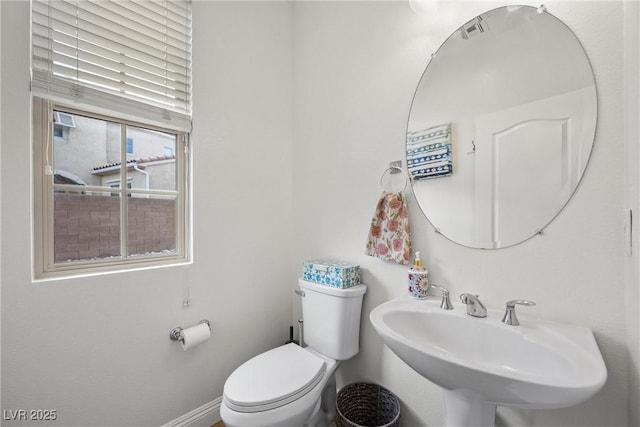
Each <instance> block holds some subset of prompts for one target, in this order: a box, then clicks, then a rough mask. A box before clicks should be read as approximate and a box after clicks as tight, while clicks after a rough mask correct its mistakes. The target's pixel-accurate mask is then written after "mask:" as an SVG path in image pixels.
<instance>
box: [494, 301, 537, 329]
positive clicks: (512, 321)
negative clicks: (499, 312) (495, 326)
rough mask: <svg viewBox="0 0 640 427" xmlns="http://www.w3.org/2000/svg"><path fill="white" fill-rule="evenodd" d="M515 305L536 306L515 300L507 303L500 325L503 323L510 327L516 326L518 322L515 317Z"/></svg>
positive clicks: (529, 302) (528, 302) (533, 303)
mask: <svg viewBox="0 0 640 427" xmlns="http://www.w3.org/2000/svg"><path fill="white" fill-rule="evenodd" d="M516 304H520V305H526V306H529V307H530V306H533V305H536V303H535V302H533V301H527V300H524V299H516V300H513V301H507V310H506V311H505V312H504V317H503V318H502V323H505V324H507V325H510V326H518V325H520V322H518V317H517V316H516Z"/></svg>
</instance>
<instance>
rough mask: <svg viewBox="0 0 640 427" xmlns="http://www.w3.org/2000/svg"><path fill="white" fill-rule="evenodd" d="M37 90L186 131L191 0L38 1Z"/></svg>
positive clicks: (34, 44) (34, 37)
mask: <svg viewBox="0 0 640 427" xmlns="http://www.w3.org/2000/svg"><path fill="white" fill-rule="evenodd" d="M32 91H33V92H34V93H35V94H37V95H39V96H43V97H45V98H49V99H59V98H62V99H64V100H73V101H76V102H79V103H82V104H86V105H91V106H95V107H99V108H106V109H108V110H110V111H117V112H119V113H121V114H128V115H133V116H135V117H140V118H143V119H148V120H153V121H155V122H161V123H163V124H164V125H165V126H166V125H169V126H171V127H174V128H178V129H181V130H187V129H188V127H189V126H190V125H189V123H190V117H191V4H190V1H188V0H142V1H140V0H138V1H131V0H115V1H111V0H32Z"/></svg>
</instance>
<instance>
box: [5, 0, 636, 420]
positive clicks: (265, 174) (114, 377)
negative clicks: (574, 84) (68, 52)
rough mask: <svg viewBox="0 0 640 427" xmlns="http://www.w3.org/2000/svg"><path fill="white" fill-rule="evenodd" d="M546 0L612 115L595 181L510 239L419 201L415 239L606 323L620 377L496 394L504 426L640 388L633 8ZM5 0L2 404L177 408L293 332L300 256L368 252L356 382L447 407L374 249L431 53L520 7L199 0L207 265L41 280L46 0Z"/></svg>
mask: <svg viewBox="0 0 640 427" xmlns="http://www.w3.org/2000/svg"><path fill="white" fill-rule="evenodd" d="M532 4H533V3H532ZM546 4H547V6H548V8H549V11H550V12H551V13H554V14H555V15H557V16H558V17H560V18H561V19H563V20H564V21H565V22H566V23H567V24H568V25H569V26H570V27H571V28H572V29H573V30H574V31H575V32H576V34H577V36H578V38H579V39H580V40H581V41H582V42H583V44H584V46H585V48H586V49H587V52H588V54H589V56H590V58H591V61H592V64H593V67H594V70H595V73H596V81H597V84H598V91H599V108H600V116H599V123H598V130H597V137H596V144H595V149H594V153H593V157H592V160H591V163H590V165H589V168H588V170H587V173H586V175H585V179H584V181H583V183H582V185H581V186H580V188H579V189H578V192H577V194H576V196H575V197H574V198H573V199H572V200H571V202H570V203H569V205H568V206H567V208H566V209H565V210H564V211H563V212H562V213H561V215H560V216H559V217H558V218H557V219H556V221H554V223H553V224H552V225H551V226H549V227H548V229H547V232H546V234H545V235H543V236H538V237H536V238H534V239H532V240H530V241H528V242H526V243H524V244H522V245H519V246H516V247H514V248H509V249H502V250H498V251H479V250H471V249H466V248H462V247H460V246H457V245H455V244H453V243H451V242H449V241H446V240H444V239H443V238H442V237H441V236H439V235H436V234H435V233H434V232H433V230H432V229H431V226H430V225H429V224H428V222H427V221H426V220H425V219H424V218H423V217H421V213H420V211H419V210H418V209H417V207H416V205H415V203H414V201H413V199H410V205H411V225H412V231H413V236H414V247H415V248H416V249H419V250H421V251H422V252H423V253H424V257H425V263H426V264H427V266H428V267H429V269H430V271H431V274H432V278H433V280H434V281H435V282H439V283H440V284H442V285H446V286H449V288H450V289H451V290H452V293H453V294H454V295H457V294H459V293H461V292H467V291H469V292H476V293H479V294H480V295H481V296H482V297H483V300H484V301H485V302H486V303H487V305H489V306H491V307H502V306H503V304H504V302H505V301H506V300H507V299H511V298H514V297H518V298H529V299H533V300H535V301H536V302H537V303H538V305H537V306H536V307H535V308H534V309H531V311H532V312H534V313H535V314H537V315H539V316H542V317H546V318H549V319H554V320H559V321H565V322H571V323H576V324H580V325H584V326H588V327H591V328H593V330H594V331H595V334H596V338H597V340H598V342H599V344H600V346H601V348H602V351H603V354H604V356H605V360H606V363H607V366H608V368H609V374H610V375H609V380H608V383H607V385H606V386H605V388H604V389H603V391H602V392H601V393H600V394H599V395H598V396H596V397H595V398H594V399H592V400H591V401H589V402H588V403H586V404H584V405H581V406H578V407H576V408H570V409H566V410H558V411H533V412H524V411H513V410H506V409H500V410H499V413H498V422H499V423H500V424H501V425H513V426H515V425H518V426H554V425H555V426H572V425H573V426H587V425H591V426H602V425H607V426H624V425H633V422H632V420H633V419H630V420H629V422H627V415H626V414H627V409H628V408H627V398H628V397H629V398H630V399H634V398H635V399H637V397H638V392H637V390H635V389H632V390H631V391H630V392H628V391H627V382H628V379H627V377H629V378H631V381H630V384H631V386H632V387H637V384H638V382H637V360H638V350H637V348H633V347H630V346H629V344H628V343H629V342H634V340H635V342H636V343H637V333H638V327H637V325H635V324H634V323H633V322H637V320H638V313H637V304H634V303H633V302H628V303H626V304H625V302H624V299H625V295H629V296H631V297H634V296H635V298H636V300H637V294H638V292H637V272H636V273H635V274H634V273H633V271H632V272H630V273H629V274H628V276H630V277H631V278H635V282H633V281H632V280H627V283H628V285H627V286H626V288H625V285H624V280H625V277H626V276H625V274H624V273H623V267H624V265H623V264H624V260H625V258H624V255H623V248H622V232H621V228H622V226H621V210H622V208H623V206H624V204H623V201H624V200H623V199H624V195H623V193H624V191H623V188H622V186H623V163H624V157H623V153H624V150H623V137H624V135H623V123H622V119H623V106H624V105H623V79H622V69H623V66H622V65H623V64H622V62H623V61H622V50H621V46H622V6H621V4H620V3H617V2H603V3H592V2H584V3H583V2H572V1H567V2H566V3H558V2H554V1H551V2H549V3H546ZM0 5H1V6H0V8H1V9H0V10H1V12H0V17H1V19H2V22H1V24H2V25H1V31H2V32H1V34H0V41H1V43H2V44H1V48H0V52H1V54H2V60H1V67H2V68H1V69H0V74H1V75H2V81H1V85H2V86H1V88H2V92H1V95H2V97H1V103H0V111H1V114H2V116H1V117H0V121H1V123H2V125H3V126H2V129H1V130H0V132H1V134H0V136H1V140H2V145H1V152H0V160H1V161H2V164H1V172H0V173H1V175H0V182H1V183H2V187H1V192H0V195H1V197H2V199H1V202H2V216H1V221H2V222H1V227H2V245H1V255H2V264H1V265H0V267H1V280H2V409H7V410H8V409H21V408H51V409H57V410H58V412H59V420H58V424H59V425H105V424H109V425H121V426H125V425H158V424H162V423H165V422H167V421H170V420H172V419H175V418H177V417H179V416H180V415H182V414H185V413H186V412H188V411H189V410H191V409H193V408H196V407H198V406H200V405H203V404H204V403H207V402H209V401H212V400H214V399H216V398H218V397H219V396H220V395H221V394H222V385H223V383H224V379H225V378H226V376H227V375H228V374H229V373H230V372H231V370H233V369H234V368H235V367H236V366H237V365H238V364H239V363H241V362H242V361H244V360H246V359H247V358H248V357H250V356H252V355H254V354H256V353H258V352H260V351H262V350H264V349H267V348H269V347H272V346H274V345H277V344H279V343H280V342H282V341H283V340H284V339H286V335H287V331H286V327H287V326H288V325H289V324H290V323H292V322H293V321H295V320H296V319H297V318H298V316H299V307H298V302H297V301H296V300H295V299H292V298H291V289H292V288H293V287H294V286H295V277H296V275H297V274H298V273H299V266H300V265H301V263H302V261H303V260H305V259H309V258H312V257H319V256H334V257H339V258H343V259H347V260H351V261H355V262H358V263H360V264H361V265H362V267H363V269H364V273H363V279H364V282H365V283H367V284H368V285H369V291H368V293H367V295H366V297H365V307H364V310H363V322H362V339H361V353H360V354H359V355H358V356H357V357H356V358H355V359H354V360H352V361H349V362H347V363H345V364H344V365H343V367H342V368H341V370H340V374H339V377H340V378H339V379H340V382H341V384H344V383H347V382H351V381H357V380H369V381H375V382H379V383H382V384H384V385H385V386H387V387H388V388H390V389H391V390H393V391H394V392H396V393H397V394H398V395H399V397H400V398H401V400H402V404H403V407H402V411H403V419H404V421H405V425H408V426H414V425H433V426H435V425H439V423H440V421H441V416H442V412H441V396H440V391H439V389H438V388H437V387H436V386H434V385H432V384H430V383H429V382H428V381H426V380H423V379H421V378H419V377H418V376H417V375H416V374H415V373H414V372H413V371H411V370H410V369H409V368H408V367H407V366H406V365H405V364H404V363H402V362H401V361H400V360H399V359H398V358H397V357H396V356H395V355H393V354H392V353H391V352H390V351H389V350H388V349H387V348H385V346H384V345H383V344H382V342H381V341H380V339H379V338H378V337H377V335H376V334H375V332H374V331H373V329H372V327H371V326H370V324H369V322H368V318H367V316H368V313H369V311H370V310H371V309H372V308H373V307H374V306H376V305H378V304H380V303H382V302H384V301H386V300H387V299H389V298H392V297H394V296H400V295H403V294H404V292H405V283H406V282H405V280H406V268H405V267H402V266H395V265H390V264H386V263H383V262H381V261H378V260H376V259H373V258H369V257H366V256H364V255H363V252H364V246H365V241H366V235H367V231H368V226H369V221H370V219H371V215H372V214H373V210H374V206H375V202H376V199H377V197H378V196H379V194H380V192H381V189H380V188H379V187H378V181H379V178H380V174H381V173H382V171H383V170H384V169H385V168H386V166H387V163H388V161H390V160H396V159H403V158H404V154H403V151H404V147H403V141H404V138H405V128H406V121H407V117H408V112H409V105H410V100H411V97H412V95H413V91H414V89H415V86H416V85H417V83H418V79H419V78H420V75H421V74H422V71H423V69H424V67H425V66H426V64H427V62H428V58H429V54H430V53H431V52H435V50H436V49H437V48H438V46H439V44H440V43H441V42H442V41H443V40H444V39H445V38H446V37H447V36H448V35H449V34H450V33H451V32H452V31H453V29H454V28H456V27H457V26H459V25H460V24H462V23H463V22H465V21H466V20H467V19H469V18H471V17H473V16H475V15H477V14H478V13H480V12H482V11H484V10H486V9H489V8H491V7H493V6H496V5H498V6H501V5H502V4H490V3H486V2H475V3H455V4H454V3H453V2H445V4H444V6H443V8H442V9H441V11H440V14H439V16H438V20H434V19H432V18H430V17H425V16H417V15H414V14H413V12H411V11H410V9H409V8H408V6H407V4H406V3H405V2H401V1H398V2H326V3H320V2H298V3H295V4H294V5H293V6H292V5H291V4H289V3H286V2H250V3H249V2H247V3H245V2H230V3H224V2H204V1H196V2H194V64H195V69H194V90H195V96H194V111H195V113H194V114H195V116H194V144H193V150H194V152H193V154H194V159H193V163H194V164H193V171H194V172H193V173H194V189H193V201H194V210H195V212H194V227H195V229H194V253H195V256H194V264H193V265H192V266H188V267H183V268H168V269H160V270H149V271H140V272H135V273H128V274H113V275H108V276H102V277H91V278H84V279H73V280H61V281H55V282H49V283H37V284H34V283H31V280H30V273H29V271H30V232H31V228H30V219H29V216H30V194H29V193H30V188H31V187H30V182H29V180H30V172H29V168H30V158H29V155H30V152H29V151H30V148H29V147H30V134H29V132H30V122H29V110H30V105H29V102H30V97H29V85H28V84H29V80H28V66H29V57H28V53H27V52H28V51H29V46H28V40H29V35H28V33H27V31H28V30H27V29H28V27H29V24H28V23H29V16H28V3H27V2H24V1H21V2H12V1H1V2H0ZM533 5H535V6H537V5H538V4H537V3H536V4H533ZM636 13H637V11H636ZM631 22H637V18H636V20H635V21H633V20H632V21H631ZM636 60H637V58H636ZM628 69H630V70H634V69H635V70H637V66H636V68H633V67H629V68H628ZM292 83H293V87H292ZM633 102H634V101H633V100H632V99H630V100H628V103H629V104H633ZM7 123H10V124H11V125H10V126H7ZM636 125H637V122H636ZM636 133H637V129H636ZM247 147H251V150H248V149H247ZM632 166H633V165H632ZM635 167H636V168H637V164H635ZM292 191H293V192H292ZM636 204H637V200H636ZM630 269H631V270H633V268H632V267H630ZM186 287H188V288H189V290H190V294H191V299H192V305H191V306H190V307H189V308H187V309H184V308H182V299H183V295H184V290H185V288H186ZM625 291H626V293H625ZM292 301H293V307H294V310H293V317H292V316H291V312H292V310H291V302H292ZM625 307H627V310H626V313H625ZM201 318H208V319H209V320H211V321H212V323H213V336H212V339H211V340H210V341H208V342H207V343H205V344H203V345H201V346H199V347H196V348H195V349H193V350H190V351H188V352H184V351H182V350H181V349H180V347H179V345H178V344H177V343H173V342H170V341H169V339H168V337H167V335H168V332H169V330H170V329H171V328H173V327H174V326H177V325H182V326H185V325H190V324H193V323H195V322H197V321H198V320H200V319H201ZM627 319H628V322H631V324H629V323H627ZM629 354H631V356H632V358H630V357H629ZM630 359H633V360H635V362H636V363H635V367H634V365H633V364H630V365H628V362H629V361H630ZM636 403H637V400H636ZM636 413H637V411H636ZM636 417H637V415H636ZM636 419H637V418H636ZM3 424H5V425H10V424H9V423H6V422H5V423H3ZM635 424H637V422H636V423H635Z"/></svg>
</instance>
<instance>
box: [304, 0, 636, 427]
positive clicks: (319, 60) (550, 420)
mask: <svg viewBox="0 0 640 427" xmlns="http://www.w3.org/2000/svg"><path fill="white" fill-rule="evenodd" d="M525 3H526V2H525ZM531 4H532V5H534V6H538V3H531ZM502 5H504V3H488V2H441V10H440V13H441V14H440V15H439V17H438V18H439V19H437V20H436V19H433V18H432V17H429V16H418V15H415V14H414V13H413V12H412V11H411V10H410V9H409V6H408V5H407V3H405V2H299V3H296V4H295V6H294V7H295V14H294V24H295V30H294V40H295V50H294V64H295V91H294V93H295V101H294V129H295V130H294V147H293V160H294V170H293V176H294V226H295V227H294V228H295V231H294V236H295V244H294V254H296V255H295V256H296V257H297V261H300V262H301V261H302V260H303V259H305V258H310V257H317V256H332V257H338V258H342V259H345V260H349V261H353V262H356V263H359V264H360V265H361V267H362V268H363V269H364V272H363V281H364V282H365V283H366V284H367V285H368V286H369V290H368V292H367V294H366V296H365V303H364V304H365V306H364V310H363V320H362V335H361V351H360V354H359V355H358V356H357V357H355V358H354V359H353V360H351V361H348V362H346V363H345V364H344V365H343V366H342V368H341V370H340V377H341V378H340V379H341V381H340V382H341V384H344V383H347V382H352V381H359V380H366V381H374V382H378V383H382V384H384V385H385V386H387V387H388V388H389V389H391V390H392V391H394V392H395V393H397V394H398V396H399V397H400V399H401V400H402V404H403V407H402V410H403V418H404V423H405V425H410V426H414V425H415V426H418V425H425V426H426V425H439V423H440V422H441V419H442V410H441V404H442V400H441V392H440V390H439V389H438V388H437V387H436V386H434V385H433V384H431V383H429V382H428V381H427V380H424V379H421V378H420V377H419V376H418V375H417V374H415V373H414V372H413V371H411V370H410V369H409V368H408V367H407V366H406V365H405V364H404V363H403V362H401V361H400V360H399V359H398V358H397V357H396V356H395V355H393V354H392V353H391V352H390V351H389V350H388V349H387V348H385V346H384V345H383V344H382V342H381V340H380V339H379V338H378V337H377V335H376V333H375V332H374V331H373V329H372V327H371V325H370V323H369V321H368V313H369V312H370V310H371V309H372V308H373V307H375V306H376V305H378V304H380V303H382V302H384V301H385V300H387V299H389V298H391V297H395V296H401V295H404V294H405V292H406V267H403V266H396V265H391V264H388V263H384V262H382V261H379V260H376V259H373V258H369V257H367V256H365V255H364V248H365V242H366V236H367V231H368V226H369V223H370V220H371V216H372V214H373V211H374V208H375V203H376V201H377V198H378V196H379V195H380V192H381V189H380V188H379V186H378V182H379V179H380V175H381V173H382V172H383V171H384V169H385V168H386V167H387V165H388V162H389V161H392V160H396V159H404V154H403V149H404V146H403V142H404V137H405V129H406V124H407V117H408V113H409V107H410V102H411V98H412V95H413V91H414V90H415V87H416V85H417V83H418V80H419V78H420V76H421V74H422V72H423V70H424V68H425V66H426V64H427V62H428V60H429V57H430V54H431V53H432V52H435V51H436V49H437V48H438V46H439V45H440V43H441V42H443V41H444V40H445V38H446V37H447V36H448V35H449V34H450V33H451V32H452V31H453V30H454V29H455V28H457V27H458V26H460V25H461V24H463V23H464V22H465V21H467V20H468V19H470V18H472V17H473V16H475V15H477V14H478V13H480V12H482V11H484V10H487V9H490V8H492V7H495V6H502ZM545 5H546V6H547V7H548V11H549V12H550V13H552V14H554V15H556V16H557V17H559V18H560V19H562V20H564V21H565V22H566V23H567V25H569V27H570V28H571V29H573V30H574V32H575V33H576V35H577V37H578V39H579V40H580V41H581V42H582V43H583V45H584V47H585V49H586V50H587V53H588V55H589V57H590V59H591V61H592V65H593V68H594V71H595V77H596V82H597V85H598V95H599V118H598V129H597V135H596V141H595V148H594V151H593V155H592V158H591V162H590V164H589V166H588V169H587V171H586V174H585V176H584V180H583V182H582V184H581V186H580V187H579V188H578V191H577V193H576V194H575V196H574V197H573V199H572V200H571V201H570V202H569V204H568V206H567V207H566V208H565V209H564V210H563V212H562V213H561V214H560V215H559V217H558V218H557V219H556V220H555V221H554V222H553V223H552V224H551V225H550V226H549V227H548V228H547V229H546V231H545V234H544V235H542V236H537V237H535V238H533V239H532V240H529V241H527V242H525V243H523V244H521V245H518V246H515V247H512V248H507V249H501V250H496V251H482V250H473V249H468V248H464V247H460V246H458V245H456V244H454V243H452V242H450V241H447V240H446V239H444V238H443V237H442V236H440V235H437V234H436V233H435V232H434V231H433V229H432V227H431V226H430V225H429V224H428V222H427V221H426V220H425V218H424V217H423V216H422V215H421V212H420V211H419V209H418V208H417V206H416V204H415V201H414V200H413V197H412V195H411V196H410V198H409V203H410V219H411V227H412V234H413V238H414V249H416V250H420V251H421V255H422V254H424V256H425V257H426V259H425V258H423V260H425V264H426V266H427V268H429V270H430V272H431V277H432V280H433V281H434V282H436V283H438V284H440V285H444V286H447V287H449V288H450V289H451V291H452V294H453V295H458V294H460V293H461V292H473V293H478V294H480V296H481V297H482V299H483V301H484V302H485V303H486V304H487V305H488V306H490V307H495V308H502V307H504V303H505V301H507V300H508V299H512V298H526V299H531V300H534V301H536V302H537V303H538V305H537V306H536V307H535V308H533V309H528V312H529V313H530V314H534V315H537V316H540V317H544V318H547V319H552V320H556V321H562V322H569V323H574V324H578V325H583V326H587V327H590V328H592V329H593V330H594V333H595V336H596V339H597V341H598V343H599V345H600V347H601V349H602V353H603V355H604V358H605V361H606V364H607V367H608V370H609V378H608V381H607V384H606V385H605V387H604V388H603V390H602V391H601V392H600V393H599V394H598V395H597V396H596V397H594V398H593V399H592V400H590V401H589V402H587V403H585V404H582V405H579V406H577V407H573V408H568V409H563V410H555V411H517V410H509V409H505V408H500V409H499V410H498V416H497V422H498V424H500V425H518V426H570V425H575V426H603V425H607V426H624V425H628V424H627V409H628V408H627V376H628V375H630V376H632V375H637V370H636V371H635V372H633V371H632V370H631V369H629V367H628V365H627V363H628V361H629V353H630V352H631V353H633V352H636V353H637V349H634V348H628V346H627V325H626V322H625V320H626V319H625V302H624V299H625V282H624V280H625V277H624V273H623V270H624V268H623V264H624V255H623V245H622V220H621V217H622V214H621V212H622V208H623V198H624V197H623V169H624V166H623V163H624V157H623V154H624V149H623V147H624V145H623V137H624V135H623V107H624V105H623V79H622V70H623V68H622V64H623V50H622V42H623V33H622V22H623V14H622V3H621V2H600V3H599V2H574V1H567V2H556V1H551V2H545ZM636 46H637V44H636ZM409 193H410V191H409ZM633 286H635V287H637V282H636V283H635V284H633ZM456 299H457V298H456ZM629 308H630V309H631V310H635V311H637V306H633V305H630V307H629ZM294 318H295V317H294ZM631 318H632V319H633V318H635V319H636V321H637V316H631ZM635 329H636V331H637V328H635Z"/></svg>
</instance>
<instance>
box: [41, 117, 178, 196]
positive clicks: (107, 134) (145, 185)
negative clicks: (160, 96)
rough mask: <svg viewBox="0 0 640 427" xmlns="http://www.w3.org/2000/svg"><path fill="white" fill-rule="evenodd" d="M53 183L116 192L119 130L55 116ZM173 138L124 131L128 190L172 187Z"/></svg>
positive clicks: (87, 120)
mask: <svg viewBox="0 0 640 427" xmlns="http://www.w3.org/2000/svg"><path fill="white" fill-rule="evenodd" d="M53 133H54V135H53V141H54V149H53V153H54V155H53V157H54V159H53V168H54V171H55V182H56V183H64V184H76V185H90V186H102V187H110V188H118V187H119V186H120V185H121V183H120V177H119V176H118V171H119V170H120V167H121V155H120V148H119V147H120V126H119V125H118V124H114V123H110V122H107V121H104V120H98V119H94V118H89V117H83V116H79V115H72V114H68V113H63V112H55V125H54V130H53ZM175 146H176V144H175V136H174V135H172V134H167V133H163V132H156V131H151V130H147V129H141V128H136V127H131V126H129V127H128V128H127V144H126V150H127V153H126V158H127V168H128V169H129V171H128V172H127V177H128V178H127V186H128V187H129V188H138V189H152V190H153V189H162V190H173V189H175Z"/></svg>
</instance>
